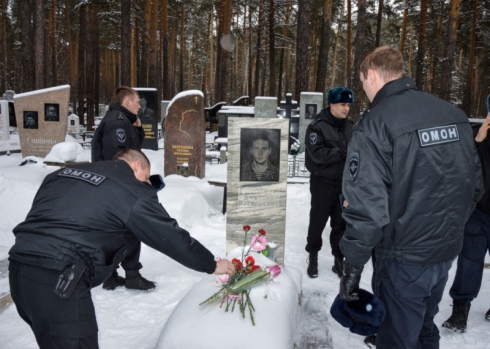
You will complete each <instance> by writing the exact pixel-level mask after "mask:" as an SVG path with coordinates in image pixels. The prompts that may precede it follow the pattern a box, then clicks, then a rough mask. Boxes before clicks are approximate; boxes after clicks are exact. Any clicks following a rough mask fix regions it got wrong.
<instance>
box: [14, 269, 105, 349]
mask: <svg viewBox="0 0 490 349" xmlns="http://www.w3.org/2000/svg"><path fill="white" fill-rule="evenodd" d="M59 274H60V271H57V270H52V269H45V268H40V267H35V266H31V265H27V264H24V263H20V262H16V261H10V265H9V281H10V293H11V295H12V299H13V301H14V303H15V306H16V307H17V312H18V313H19V315H20V317H21V318H22V319H23V320H24V321H25V322H27V323H28V324H29V326H31V329H32V331H33V332H34V335H35V336H36V341H37V344H38V345H39V348H40V349H58V348H59V349H97V348H99V345H98V339H97V332H98V329H97V320H96V318H95V310H94V305H93V303H92V296H91V294H90V287H89V283H88V281H86V280H85V279H84V277H82V278H81V279H80V281H79V283H78V285H77V287H76V289H75V290H74V291H73V294H72V295H71V298H70V299H68V300H65V299H61V298H59V297H58V296H57V295H56V294H55V293H54V292H53V286H54V284H55V282H56V280H57V278H58V275H59Z"/></svg>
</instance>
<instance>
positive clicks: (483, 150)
mask: <svg viewBox="0 0 490 349" xmlns="http://www.w3.org/2000/svg"><path fill="white" fill-rule="evenodd" d="M487 107H488V114H487V117H486V118H485V120H483V123H482V125H481V126H480V127H479V128H478V132H477V134H476V137H475V145H476V149H477V150H478V156H479V157H480V162H481V165H482V171H483V180H484V186H485V194H483V196H482V198H481V199H480V201H479V202H478V205H476V208H475V210H474V211H473V213H472V214H471V216H470V219H468V222H466V225H465V228H464V239H463V249H462V250H461V253H460V254H459V255H458V268H457V270H456V276H455V277H454V281H453V286H452V287H451V289H450V290H449V295H450V296H451V298H452V299H453V310H452V314H451V317H449V319H447V320H446V321H444V323H443V324H442V327H445V328H448V329H450V330H453V331H455V332H461V333H464V332H466V323H467V322H468V313H469V312H470V307H471V301H472V300H473V299H475V298H476V297H477V296H478V293H479V292H480V287H481V282H482V278H483V268H484V265H485V255H486V254H487V251H490V138H489V137H488V129H489V128H490V95H489V96H488V101H487ZM485 318H486V319H487V320H490V309H489V310H488V311H487V313H486V314H485Z"/></svg>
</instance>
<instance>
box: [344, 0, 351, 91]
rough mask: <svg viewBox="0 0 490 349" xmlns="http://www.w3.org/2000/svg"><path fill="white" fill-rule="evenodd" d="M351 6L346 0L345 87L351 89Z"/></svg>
mask: <svg viewBox="0 0 490 349" xmlns="http://www.w3.org/2000/svg"><path fill="white" fill-rule="evenodd" d="M351 43H352V4H351V0H347V43H346V49H345V86H347V87H349V88H350V87H352V47H351Z"/></svg>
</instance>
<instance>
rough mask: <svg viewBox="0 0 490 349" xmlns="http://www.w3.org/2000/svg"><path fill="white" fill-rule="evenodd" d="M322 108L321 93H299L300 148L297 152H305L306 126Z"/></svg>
mask: <svg viewBox="0 0 490 349" xmlns="http://www.w3.org/2000/svg"><path fill="white" fill-rule="evenodd" d="M322 108H323V93H321V92H301V100H300V111H299V115H300V118H299V141H300V143H301V147H300V149H299V152H300V153H302V152H303V151H304V150H305V134H306V129H307V128H308V125H309V124H310V123H311V122H312V121H313V120H314V119H315V117H316V116H317V115H318V113H320V111H321V110H322Z"/></svg>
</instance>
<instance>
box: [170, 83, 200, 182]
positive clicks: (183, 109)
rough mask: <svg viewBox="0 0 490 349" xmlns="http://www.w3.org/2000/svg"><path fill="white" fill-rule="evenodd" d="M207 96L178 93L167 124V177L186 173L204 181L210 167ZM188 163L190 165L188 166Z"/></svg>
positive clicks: (194, 92)
mask: <svg viewBox="0 0 490 349" xmlns="http://www.w3.org/2000/svg"><path fill="white" fill-rule="evenodd" d="M203 98H204V95H203V93H202V92H201V91H198V90H190V91H184V92H181V93H179V94H177V95H176V96H175V97H174V98H173V99H172V100H171V101H170V104H169V105H168V109H167V117H166V121H165V138H164V144H165V145H164V151H165V169H164V172H165V176H168V175H171V174H184V173H183V172H182V170H183V169H184V168H185V169H186V170H187V174H188V175H189V176H195V177H198V178H203V177H204V173H205V165H206V144H205V141H206V126H205V122H204V106H203ZM184 163H187V165H188V166H184Z"/></svg>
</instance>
